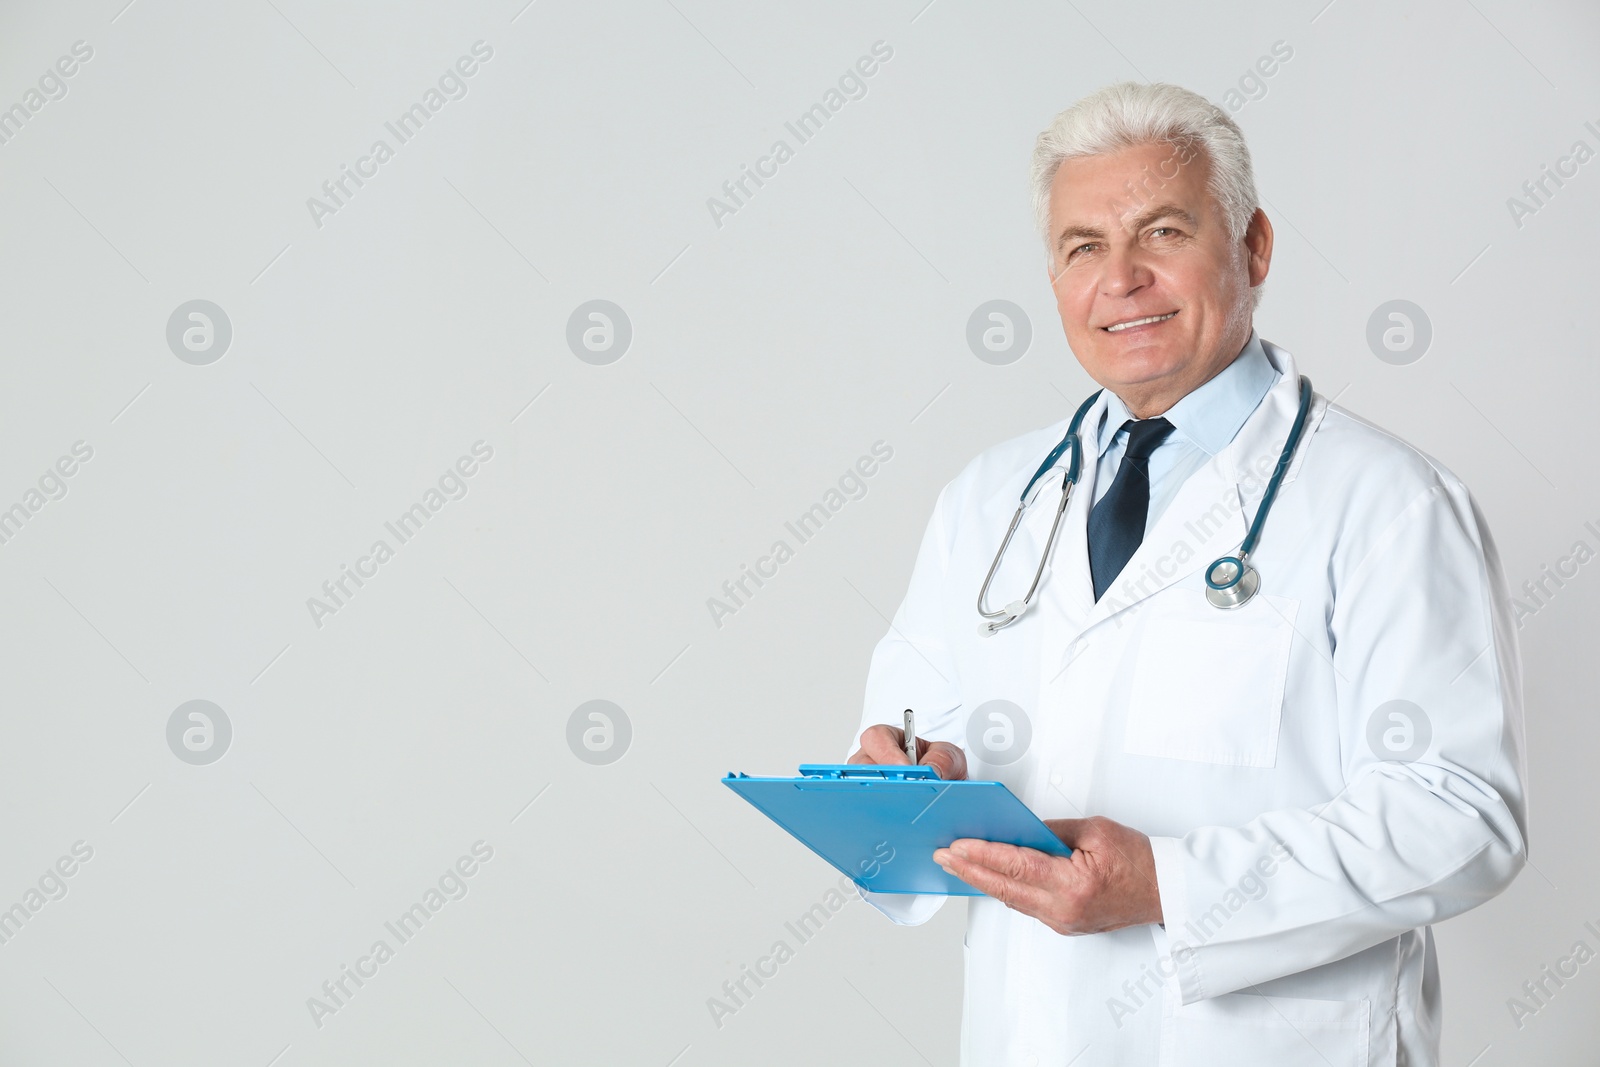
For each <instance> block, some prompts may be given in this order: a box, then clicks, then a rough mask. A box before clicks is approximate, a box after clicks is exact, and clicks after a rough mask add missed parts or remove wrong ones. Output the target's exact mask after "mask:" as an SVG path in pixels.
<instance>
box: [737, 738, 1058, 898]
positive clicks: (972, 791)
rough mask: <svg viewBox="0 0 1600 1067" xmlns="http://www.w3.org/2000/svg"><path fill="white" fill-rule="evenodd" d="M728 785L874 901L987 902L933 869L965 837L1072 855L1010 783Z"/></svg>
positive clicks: (884, 775) (808, 776) (900, 775)
mask: <svg viewBox="0 0 1600 1067" xmlns="http://www.w3.org/2000/svg"><path fill="white" fill-rule="evenodd" d="M722 784H723V785H725V786H727V787H728V788H729V789H732V790H733V791H734V792H735V793H738V794H739V795H740V796H742V797H744V798H745V799H746V800H748V801H749V802H750V803H751V804H753V805H755V807H756V809H757V810H759V811H760V812H761V813H762V814H764V815H765V816H767V818H769V819H771V820H772V821H773V822H775V823H777V824H778V825H779V826H781V827H783V828H784V829H785V830H787V831H789V833H791V834H793V835H794V836H795V837H796V838H797V839H798V840H799V841H800V843H801V844H803V845H805V846H806V847H807V848H809V849H810V850H811V851H813V852H815V853H816V854H817V855H819V856H821V857H822V858H823V859H825V860H827V861H828V862H829V863H830V864H832V865H833V867H834V868H835V869H836V870H838V871H840V872H841V873H843V874H844V875H845V876H846V877H847V878H849V879H850V880H851V881H852V882H854V883H855V884H856V886H857V887H859V888H861V889H867V890H871V891H872V892H874V893H936V894H943V895H946V896H956V897H977V896H982V895H983V893H982V892H981V891H980V890H977V889H974V888H973V887H972V886H970V885H968V884H967V883H966V882H963V881H962V880H961V879H959V878H956V877H955V876H953V875H949V874H946V873H944V869H943V868H942V867H940V866H939V865H938V864H937V863H935V862H933V850H934V849H936V848H944V847H946V846H948V845H949V844H950V842H952V841H954V840H955V839H956V838H958V837H975V838H979V839H981V840H984V841H1003V842H1005V843H1007V844H1012V845H1022V846H1025V847H1027V848H1033V849H1038V850H1039V851H1040V852H1047V853H1049V854H1050V855H1052V856H1070V855H1071V854H1072V849H1070V848H1068V847H1067V846H1066V845H1065V844H1063V843H1062V841H1061V839H1060V838H1059V837H1057V836H1056V835H1055V834H1054V832H1052V831H1051V829H1050V828H1049V827H1048V826H1046V825H1045V824H1044V822H1043V821H1042V820H1040V818H1039V817H1038V816H1037V815H1035V814H1034V813H1033V811H1032V810H1031V809H1030V808H1029V807H1028V806H1027V805H1026V804H1024V803H1023V802H1022V801H1020V800H1018V799H1017V797H1016V795H1015V794H1014V793H1012V792H1011V790H1009V789H1007V788H1006V787H1005V785H1004V784H1003V783H1001V782H967V781H957V782H947V781H944V780H943V779H942V778H940V777H939V775H938V772H936V771H935V770H934V769H933V768H932V767H927V766H906V765H887V764H873V763H805V764H801V766H800V776H799V777H798V778H762V777H756V778H752V777H751V776H749V775H746V774H729V775H727V776H726V777H724V778H723V779H722Z"/></svg>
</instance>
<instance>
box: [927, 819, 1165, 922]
mask: <svg viewBox="0 0 1600 1067" xmlns="http://www.w3.org/2000/svg"><path fill="white" fill-rule="evenodd" d="M1045 825H1046V826H1048V827H1050V829H1051V830H1052V831H1054V832H1055V835H1056V836H1057V837H1059V838H1061V840H1062V841H1063V842H1064V843H1066V844H1067V845H1068V846H1069V847H1071V849H1072V855H1070V856H1051V855H1049V854H1047V853H1044V852H1039V851H1037V850H1035V849H1031V848H1020V847H1018V846H1016V845H1005V844H1001V843H999V842H996V841H980V840H977V839H976V838H971V837H963V838H958V839H957V840H955V841H952V842H950V847H949V848H941V849H935V850H934V853H933V859H934V862H935V863H937V864H939V866H941V867H943V868H944V869H945V871H946V872H948V873H950V874H953V875H955V876H956V877H957V878H959V879H961V880H962V881H963V882H966V883H967V884H968V885H970V886H972V887H973V888H974V889H980V890H982V891H983V892H984V893H986V894H988V895H989V896H991V897H994V898H995V899H996V900H998V901H1000V903H1002V904H1004V905H1005V906H1006V907H1008V908H1012V909H1014V910H1016V911H1020V912H1022V913H1023V914H1024V915H1031V916H1033V917H1034V918H1035V919H1038V920H1039V921H1040V922H1042V923H1044V924H1045V925H1046V926H1048V927H1049V928H1050V929H1052V930H1054V931H1055V932H1056V933H1058V934H1099V933H1105V932H1106V931H1107V930H1120V929H1122V928H1123V927H1124V926H1140V925H1143V924H1146V923H1158V922H1161V920H1162V915H1161V895H1160V893H1158V892H1157V890H1156V861H1155V854H1154V853H1153V852H1151V850H1150V839H1149V838H1148V837H1146V836H1145V835H1144V834H1141V833H1140V832H1139V831H1137V830H1135V829H1133V828H1132V827H1129V826H1123V825H1122V824H1121V823H1118V822H1113V821H1111V820H1110V819H1106V818H1102V817H1099V816H1096V817H1094V818H1090V819H1047V820H1046V821H1045Z"/></svg>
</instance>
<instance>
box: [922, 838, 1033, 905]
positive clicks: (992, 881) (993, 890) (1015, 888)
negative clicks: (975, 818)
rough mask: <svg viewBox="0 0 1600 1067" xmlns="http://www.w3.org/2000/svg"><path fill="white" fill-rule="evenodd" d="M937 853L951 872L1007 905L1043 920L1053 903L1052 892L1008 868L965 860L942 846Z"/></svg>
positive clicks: (943, 864) (945, 867) (942, 864)
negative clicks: (998, 867)
mask: <svg viewBox="0 0 1600 1067" xmlns="http://www.w3.org/2000/svg"><path fill="white" fill-rule="evenodd" d="M952 844H954V842H952ZM1007 847H1011V846H1007ZM935 855H936V856H940V855H942V856H943V858H944V862H943V863H941V864H940V866H941V867H943V868H944V869H945V870H946V871H947V872H948V873H950V874H952V875H954V876H955V877H957V878H959V879H961V880H962V881H963V882H966V883H967V884H968V885H970V886H972V888H974V889H976V890H978V891H979V892H981V893H983V894H984V895H986V896H990V897H993V898H994V899H996V900H998V901H1000V902H1001V903H1002V904H1004V905H1005V906H1006V907H1008V908H1013V909H1015V910H1017V911H1020V912H1022V913H1024V914H1026V915H1031V916H1033V917H1034V918H1036V919H1042V918H1043V917H1044V916H1045V915H1046V914H1047V909H1048V908H1049V907H1050V904H1051V895H1050V894H1049V893H1048V892H1047V891H1046V890H1044V889H1043V888H1041V887H1040V886H1037V885H1033V884H1031V883H1029V882H1027V881H1024V880H1022V879H1019V878H1013V877H1011V876H1010V875H1009V874H1007V873H1006V872H1005V871H1003V870H996V869H995V868H993V867H990V866H988V865H987V864H985V863H980V862H977V861H975V860H971V859H962V858H961V857H960V856H958V855H956V854H955V853H954V852H951V851H950V850H949V849H939V850H937V851H936V852H935Z"/></svg>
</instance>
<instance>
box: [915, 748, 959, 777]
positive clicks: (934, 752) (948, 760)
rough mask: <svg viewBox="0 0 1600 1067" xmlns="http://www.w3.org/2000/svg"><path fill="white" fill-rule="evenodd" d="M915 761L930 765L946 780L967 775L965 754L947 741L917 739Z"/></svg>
mask: <svg viewBox="0 0 1600 1067" xmlns="http://www.w3.org/2000/svg"><path fill="white" fill-rule="evenodd" d="M917 762H918V763H921V764H925V765H926V766H929V767H932V768H933V769H934V770H935V771H937V772H938V773H939V777H940V778H942V779H944V780H945V781H947V782H956V781H961V780H962V779H964V778H966V776H967V754H966V753H965V752H963V751H961V749H960V747H958V746H956V745H952V744H951V743H950V742H948V741H925V740H923V739H922V738H918V739H917Z"/></svg>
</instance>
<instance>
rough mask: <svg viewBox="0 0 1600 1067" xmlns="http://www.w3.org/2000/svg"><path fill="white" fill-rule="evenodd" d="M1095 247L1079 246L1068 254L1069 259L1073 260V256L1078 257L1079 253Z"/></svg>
mask: <svg viewBox="0 0 1600 1067" xmlns="http://www.w3.org/2000/svg"><path fill="white" fill-rule="evenodd" d="M1093 247H1094V245H1093V244H1082V245H1079V246H1078V247H1077V248H1074V249H1073V250H1072V251H1071V252H1068V253H1067V258H1068V259H1071V258H1072V257H1073V256H1075V255H1077V254H1078V253H1079V252H1081V251H1083V250H1084V249H1085V248H1093Z"/></svg>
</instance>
